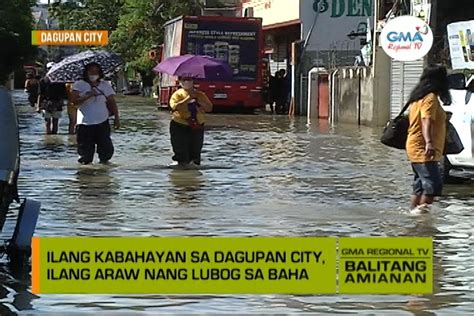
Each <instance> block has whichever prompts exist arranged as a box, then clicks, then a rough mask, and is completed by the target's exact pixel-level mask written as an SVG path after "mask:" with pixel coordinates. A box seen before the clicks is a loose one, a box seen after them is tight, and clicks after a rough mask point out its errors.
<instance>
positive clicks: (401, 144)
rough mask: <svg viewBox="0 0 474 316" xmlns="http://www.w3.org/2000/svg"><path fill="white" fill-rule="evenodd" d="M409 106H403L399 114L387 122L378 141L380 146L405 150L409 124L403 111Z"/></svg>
mask: <svg viewBox="0 0 474 316" xmlns="http://www.w3.org/2000/svg"><path fill="white" fill-rule="evenodd" d="M409 106H410V104H409V103H407V104H405V106H404V107H403V109H402V110H401V111H400V114H398V115H397V116H396V117H395V118H393V119H391V120H390V121H388V123H387V125H386V126H385V128H384V130H383V134H382V137H381V139H380V141H381V142H382V144H384V145H387V146H389V147H393V148H397V149H405V145H406V142H407V137H408V125H409V124H410V122H409V120H408V116H407V115H405V111H406V110H407V109H408V107H409Z"/></svg>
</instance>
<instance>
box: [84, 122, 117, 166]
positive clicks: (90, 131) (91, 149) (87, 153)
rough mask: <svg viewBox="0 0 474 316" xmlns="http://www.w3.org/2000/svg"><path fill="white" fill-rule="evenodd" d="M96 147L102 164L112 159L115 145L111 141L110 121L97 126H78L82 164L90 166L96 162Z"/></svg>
mask: <svg viewBox="0 0 474 316" xmlns="http://www.w3.org/2000/svg"><path fill="white" fill-rule="evenodd" d="M96 146H97V154H98V155H99V160H100V161H101V162H107V161H109V160H110V158H112V156H113V154H114V145H113V144H112V139H110V124H109V120H106V121H104V122H103V123H100V124H96V125H82V124H81V125H78V126H77V152H78V153H79V156H80V158H79V162H80V163H84V164H88V163H91V162H92V161H93V160H94V154H95V151H96Z"/></svg>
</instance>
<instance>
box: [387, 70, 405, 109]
mask: <svg viewBox="0 0 474 316" xmlns="http://www.w3.org/2000/svg"><path fill="white" fill-rule="evenodd" d="M402 89H403V67H402V63H401V62H398V61H392V69H391V74H390V117H391V118H394V117H395V116H397V115H398V113H400V110H401V109H402V102H403V98H402V96H403V94H402V93H401V91H402Z"/></svg>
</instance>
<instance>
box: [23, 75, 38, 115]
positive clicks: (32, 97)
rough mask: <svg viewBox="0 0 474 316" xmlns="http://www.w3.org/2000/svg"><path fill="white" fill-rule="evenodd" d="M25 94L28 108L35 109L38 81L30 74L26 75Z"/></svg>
mask: <svg viewBox="0 0 474 316" xmlns="http://www.w3.org/2000/svg"><path fill="white" fill-rule="evenodd" d="M25 92H26V93H27V94H28V102H30V106H31V107H35V104H36V101H37V100H38V92H39V80H38V79H37V78H36V77H35V76H34V75H33V74H32V73H29V74H27V75H26V81H25Z"/></svg>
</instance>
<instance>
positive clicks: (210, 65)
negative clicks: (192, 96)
mask: <svg viewBox="0 0 474 316" xmlns="http://www.w3.org/2000/svg"><path fill="white" fill-rule="evenodd" d="M153 70H154V71H155V72H164V73H166V74H168V75H172V76H178V77H190V78H197V79H206V80H225V79H229V78H232V68H231V67H230V66H229V64H227V63H226V62H224V61H222V60H219V59H215V58H212V57H209V56H200V55H183V56H176V57H169V58H167V59H165V60H164V61H162V62H161V63H159V64H158V65H157V66H156V67H155V68H153Z"/></svg>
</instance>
